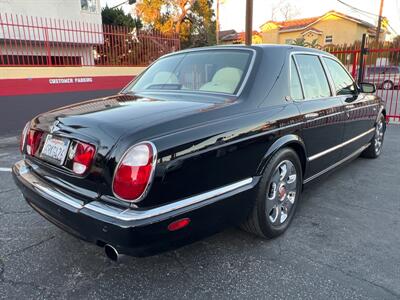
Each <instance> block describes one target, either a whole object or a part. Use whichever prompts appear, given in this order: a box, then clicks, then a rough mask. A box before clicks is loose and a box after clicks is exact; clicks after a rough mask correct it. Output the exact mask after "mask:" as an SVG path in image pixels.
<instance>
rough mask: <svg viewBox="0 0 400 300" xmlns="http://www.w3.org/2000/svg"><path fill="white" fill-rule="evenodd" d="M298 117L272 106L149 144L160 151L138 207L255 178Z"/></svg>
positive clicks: (294, 129)
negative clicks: (153, 171) (270, 153)
mask: <svg viewBox="0 0 400 300" xmlns="http://www.w3.org/2000/svg"><path fill="white" fill-rule="evenodd" d="M297 115H298V110H297V108H296V106H295V105H292V104H289V105H282V106H274V107H269V108H264V109H258V110H257V111H252V112H247V113H243V114H240V115H236V116H232V117H230V118H227V119H224V120H221V121H218V122H213V123H209V124H204V125H203V126H198V127H196V128H192V129H188V130H184V131H181V132H179V133H174V134H171V135H166V136H163V137H160V138H157V139H155V140H153V142H154V143H155V145H156V147H157V149H158V151H159V153H158V159H157V167H156V172H155V177H154V181H153V183H152V187H151V190H150V193H149V194H148V196H147V198H146V199H145V200H143V203H142V204H141V205H140V206H152V205H159V204H162V203H167V202H171V201H175V200H179V199H182V198H185V197H189V196H192V195H196V194H200V193H202V192H206V191H209V190H212V189H215V188H219V187H222V186H224V185H228V184H231V183H234V182H237V181H240V180H243V179H246V178H249V177H253V176H256V175H258V171H259V170H260V169H262V168H260V164H262V163H263V162H264V163H265V155H266V153H267V152H268V149H269V148H270V146H271V145H272V144H273V143H274V142H275V141H276V140H277V139H278V138H280V137H282V136H284V135H287V134H289V133H294V134H296V132H297V131H298V130H299V129H300V125H299V120H298V117H297ZM176 145H179V146H176Z"/></svg>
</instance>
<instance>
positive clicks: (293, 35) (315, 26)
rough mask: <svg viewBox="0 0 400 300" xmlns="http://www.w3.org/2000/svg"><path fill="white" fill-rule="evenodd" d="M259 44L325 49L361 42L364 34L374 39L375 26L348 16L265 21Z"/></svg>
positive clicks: (328, 13) (330, 15) (383, 37)
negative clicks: (303, 44)
mask: <svg viewBox="0 0 400 300" xmlns="http://www.w3.org/2000/svg"><path fill="white" fill-rule="evenodd" d="M385 21H386V22H383V24H384V25H383V26H382V27H383V30H382V31H383V32H381V34H380V37H379V38H380V40H385V35H386V33H387V30H386V28H385V24H387V20H386V19H385ZM260 28H261V35H262V40H263V43H271V44H292V43H294V42H295V41H296V40H303V39H304V42H308V43H312V42H314V43H315V44H318V45H320V46H325V45H329V44H335V45H340V44H352V43H354V42H355V41H357V40H361V37H362V35H363V34H364V33H368V34H369V36H370V37H372V38H374V37H375V35H376V26H375V25H373V24H370V23H368V22H366V21H363V20H360V19H357V18H354V17H352V16H349V15H346V14H343V13H340V12H337V11H329V12H327V13H325V14H324V15H322V16H319V17H312V18H305V19H295V20H288V21H281V22H277V21H268V22H266V23H264V24H263V25H261V27H260Z"/></svg>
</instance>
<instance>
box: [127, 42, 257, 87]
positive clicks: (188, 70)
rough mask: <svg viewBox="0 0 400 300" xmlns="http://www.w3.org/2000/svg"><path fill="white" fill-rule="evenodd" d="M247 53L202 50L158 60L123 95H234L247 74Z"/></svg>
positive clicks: (248, 62)
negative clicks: (159, 92) (153, 92)
mask: <svg viewBox="0 0 400 300" xmlns="http://www.w3.org/2000/svg"><path fill="white" fill-rule="evenodd" d="M252 55H253V53H252V52H251V51H248V50H236V49H235V50H233V49H230V50H202V51H194V52H186V53H182V54H175V55H172V56H167V57H165V58H161V59H160V60H158V61H157V62H155V63H154V64H153V65H151V66H150V67H149V68H148V69H147V70H146V71H145V72H144V73H143V74H142V75H141V76H140V77H139V78H138V79H137V80H135V81H134V82H133V83H132V84H131V85H130V86H128V87H127V88H126V89H125V90H124V92H139V91H148V90H182V91H203V92H215V93H228V94H235V93H237V91H238V90H239V89H240V87H241V85H242V83H243V79H244V77H245V76H246V73H247V71H248V68H249V65H250V61H251V58H252Z"/></svg>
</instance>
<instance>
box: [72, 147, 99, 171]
mask: <svg viewBox="0 0 400 300" xmlns="http://www.w3.org/2000/svg"><path fill="white" fill-rule="evenodd" d="M94 153H95V147H94V146H92V145H90V144H86V143H83V142H79V141H76V142H74V144H73V145H72V146H71V149H70V152H69V159H71V161H72V171H73V172H74V173H75V174H78V175H82V174H83V173H85V172H86V171H87V170H88V169H89V167H90V165H91V164H92V160H93V157H94Z"/></svg>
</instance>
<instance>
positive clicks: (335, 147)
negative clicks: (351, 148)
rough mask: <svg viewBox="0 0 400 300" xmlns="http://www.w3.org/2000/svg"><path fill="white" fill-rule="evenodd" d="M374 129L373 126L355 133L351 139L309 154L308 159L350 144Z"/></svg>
mask: <svg viewBox="0 0 400 300" xmlns="http://www.w3.org/2000/svg"><path fill="white" fill-rule="evenodd" d="M374 130H375V128H371V129H369V130H367V131H365V132H363V133H361V134H359V135H357V136H355V137H353V138H351V139H349V140H347V141H345V142H343V143H340V144H338V145H336V146H334V147H332V148H329V149H326V150H324V151H322V152H319V153H317V154H314V155H312V156H309V157H308V161H313V160H315V159H317V158H320V157H322V156H324V155H326V154H329V153H331V152H333V151H335V150H338V149H340V148H342V147H344V146H346V145H348V144H351V143H352V142H355V141H356V140H358V139H360V138H362V137H364V136H366V135H367V134H369V133H371V132H373V131H374Z"/></svg>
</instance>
